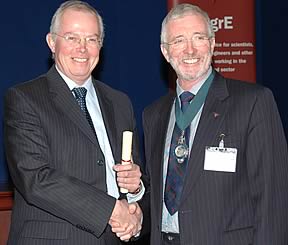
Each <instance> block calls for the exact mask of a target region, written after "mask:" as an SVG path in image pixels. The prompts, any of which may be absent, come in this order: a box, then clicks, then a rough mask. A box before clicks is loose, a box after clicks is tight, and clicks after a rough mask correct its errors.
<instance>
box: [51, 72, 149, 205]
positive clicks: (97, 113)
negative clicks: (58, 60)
mask: <svg viewBox="0 0 288 245" xmlns="http://www.w3.org/2000/svg"><path fill="white" fill-rule="evenodd" d="M56 69H57V71H58V72H59V74H60V76H61V77H62V78H63V79H64V81H65V83H66V84H67V86H68V87H69V89H70V90H71V93H72V89H73V88H75V87H80V86H79V85H78V84H77V83H75V82H74V81H72V80H71V79H70V78H68V77H67V76H66V75H65V74H63V73H62V72H61V71H60V70H59V69H58V68H57V66H56ZM81 87H85V88H86V89H87V94H86V106H87V109H88V112H89V114H90V116H91V119H92V122H93V126H94V128H95V132H96V134H97V138H98V141H99V145H100V148H101V150H102V152H103V154H104V156H105V163H106V164H105V166H106V183H107V192H108V195H110V196H113V197H115V198H116V199H118V198H119V190H118V185H117V182H116V176H115V171H114V170H113V166H114V165H115V161H114V158H113V154H112V150H111V146H110V143H109V139H108V135H107V132H106V128H105V125H104V120H103V117H102V113H101V109H100V105H99V101H98V98H97V94H96V91H95V88H94V86H93V83H92V78H91V76H90V77H89V78H88V79H87V80H86V81H85V82H84V83H83V84H82V85H81ZM72 94H73V93H72ZM73 96H74V94H73ZM144 192H145V187H144V185H143V183H142V181H141V190H140V192H138V193H137V194H135V195H133V194H130V193H128V194H127V199H128V202H129V203H131V202H136V201H139V200H140V199H141V198H142V196H143V195H144Z"/></svg>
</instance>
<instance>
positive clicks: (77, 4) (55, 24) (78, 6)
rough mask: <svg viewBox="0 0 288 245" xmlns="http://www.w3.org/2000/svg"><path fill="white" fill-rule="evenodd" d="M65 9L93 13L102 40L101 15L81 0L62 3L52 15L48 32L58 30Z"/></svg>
mask: <svg viewBox="0 0 288 245" xmlns="http://www.w3.org/2000/svg"><path fill="white" fill-rule="evenodd" d="M67 9H73V10H77V11H83V12H89V13H91V14H94V15H95V16H96V18H97V20H98V24H99V29H100V33H99V35H100V38H101V42H102V41H103V39H104V25H103V20H102V17H101V16H100V14H99V13H98V12H97V10H96V9H95V8H93V7H92V6H91V5H90V4H89V3H86V2H82V1H75V0H70V1H66V2H64V3H62V4H61V5H60V7H59V8H58V9H57V10H56V12H55V13H54V15H53V17H52V20H51V24H50V33H57V32H58V31H59V28H60V22H61V17H62V16H63V14H64V12H65V11H66V10H67Z"/></svg>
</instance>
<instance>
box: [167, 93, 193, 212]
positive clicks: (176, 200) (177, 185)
mask: <svg viewBox="0 0 288 245" xmlns="http://www.w3.org/2000/svg"><path fill="white" fill-rule="evenodd" d="M193 97H194V95H193V94H192V93H190V92H188V91H185V92H183V93H182V94H181V95H180V100H181V110H182V111H183V113H184V112H185V111H186V109H187V108H188V106H189V104H190V102H191V100H192V99H193ZM181 134H182V130H181V129H180V128H179V127H178V126H177V124H176V123H175V126H174V130H173V134H172V139H171V146H170V151H169V159H168V168H167V175H166V184H165V191H164V202H165V205H166V208H167V210H168V211H169V213H170V214H171V215H173V214H174V213H175V212H177V211H178V208H179V204H180V198H181V194H182V189H183V183H184V178H185V171H186V167H187V163H188V157H186V158H185V160H184V161H183V162H182V163H179V162H178V160H177V157H176V155H175V148H176V147H177V145H178V141H179V138H180V137H181ZM184 135H185V141H186V145H187V146H188V147H189V139H190V125H189V126H188V127H187V128H186V129H185V133H184Z"/></svg>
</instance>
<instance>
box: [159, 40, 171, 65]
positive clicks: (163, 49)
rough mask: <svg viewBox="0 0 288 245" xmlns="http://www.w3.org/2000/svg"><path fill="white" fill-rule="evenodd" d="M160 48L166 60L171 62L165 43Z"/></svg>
mask: <svg viewBox="0 0 288 245" xmlns="http://www.w3.org/2000/svg"><path fill="white" fill-rule="evenodd" d="M160 48H161V52H162V54H163V56H164V57H165V59H166V61H167V62H168V63H170V58H169V54H168V50H167V46H166V45H165V44H161V45H160Z"/></svg>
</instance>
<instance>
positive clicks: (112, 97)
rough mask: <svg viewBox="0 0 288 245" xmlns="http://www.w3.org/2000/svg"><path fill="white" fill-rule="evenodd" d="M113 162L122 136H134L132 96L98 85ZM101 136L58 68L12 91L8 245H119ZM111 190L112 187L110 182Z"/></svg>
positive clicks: (8, 146) (136, 157)
mask: <svg viewBox="0 0 288 245" xmlns="http://www.w3.org/2000/svg"><path fill="white" fill-rule="evenodd" d="M93 84H94V87H95V89H96V93H97V96H98V99H99V103H100V107H101V111H102V116H103V119H104V123H105V126H106V131H107V134H108V138H109V142H110V145H111V148H112V152H113V156H114V159H115V162H120V160H121V144H122V132H123V130H132V131H134V135H135V137H134V139H133V142H134V145H133V158H134V161H135V162H137V163H139V162H140V159H139V155H138V152H137V149H138V140H137V136H136V135H137V133H136V126H135V121H134V115H133V110H132V105H131V103H130V100H129V99H128V97H127V96H126V95H125V94H123V93H121V92H119V91H116V90H114V89H112V88H110V87H108V86H107V85H105V84H103V83H101V82H99V81H96V80H94V79H93ZM95 139H96V138H95V135H94V134H93V132H92V130H91V128H90V126H89V124H88V122H87V120H86V118H85V116H84V114H83V112H82V111H81V109H80V107H79V106H78V104H77V102H76V100H75V99H74V97H73V95H72V93H71V91H70V90H69V88H68V86H67V85H66V83H65V82H64V80H63V79H62V78H61V76H60V75H59V73H58V72H57V71H56V69H55V67H52V68H51V69H50V70H49V72H48V73H47V74H46V75H43V76H40V77H39V78H37V79H35V80H32V81H29V82H27V83H23V84H20V85H17V86H16V87H14V88H11V89H9V90H8V92H7V95H6V108H5V146H6V155H7V160H8V166H9V170H10V174H11V177H12V180H13V182H14V184H15V188H16V190H15V205H14V208H13V214H12V224H11V229H10V235H9V242H8V244H13V245H15V244H27V245H33V244H35V245H36V244H37V245H42V244H43V245H44V244H61V245H62V244H69V245H71V244H85V245H87V244H93V245H97V244H108V245H110V244H118V243H119V240H118V239H117V238H116V236H114V234H112V232H111V231H110V229H109V226H108V225H107V222H108V220H109V218H110V216H111V213H112V210H113V208H114V205H115V198H113V197H111V196H109V195H108V194H107V188H106V177H105V176H106V174H105V173H106V170H105V164H103V161H101V158H100V156H99V154H98V153H99V148H98V147H97V144H96V140H95ZM108 184H109V183H108Z"/></svg>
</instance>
